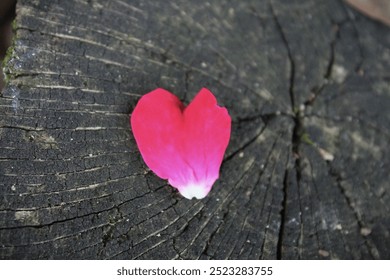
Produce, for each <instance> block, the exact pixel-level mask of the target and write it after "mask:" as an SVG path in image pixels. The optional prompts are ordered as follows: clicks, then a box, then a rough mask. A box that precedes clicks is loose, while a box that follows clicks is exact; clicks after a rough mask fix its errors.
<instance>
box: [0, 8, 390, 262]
mask: <svg viewBox="0 0 390 280" xmlns="http://www.w3.org/2000/svg"><path fill="white" fill-rule="evenodd" d="M14 27H15V32H16V36H15V39H14V43H13V46H12V47H11V49H10V52H9V55H8V57H7V59H6V61H5V63H4V70H5V74H6V80H7V86H6V88H5V89H4V90H3V91H2V93H1V96H0V194H1V196H0V258H2V259H389V258H390V214H389V213H390V192H389V188H390V186H389V182H390V181H389V179H390V178H389V170H390V153H389V139H390V114H389V108H390V84H389V81H390V80H389V73H390V71H389V70H390V29H389V28H387V27H385V26H384V25H381V24H380V23H377V22H374V21H371V20H370V19H368V18H365V17H364V16H362V15H360V14H359V13H357V12H355V11H353V10H352V9H350V8H349V7H347V6H346V5H345V4H344V3H343V2H342V1H339V0H320V1H314V0H299V1H298V0H295V1H282V0H272V1H228V0H222V1H209V2H207V1H141V0H136V1H126V0H112V1H103V0H91V1H87V0H85V1H83V0H70V1H60V0H54V1H53V0H30V1H27V0H21V1H18V4H17V17H16V20H15V24H14ZM204 86H205V87H208V88H209V89H210V90H211V91H212V92H213V93H214V94H215V95H216V97H217V99H218V101H219V103H220V104H221V105H223V106H226V107H227V108H228V110H229V112H230V114H231V116H232V119H233V127H232V137H231V142H230V144H229V147H228V150H227V153H226V157H225V159H224V162H223V165H222V168H221V176H220V179H219V180H218V181H217V183H216V184H215V185H214V188H213V190H212V191H211V193H210V194H209V195H208V196H207V197H206V198H205V199H203V200H187V199H184V198H182V197H181V196H180V195H179V194H178V193H177V192H176V191H175V190H174V189H173V188H171V187H170V186H168V185H167V183H166V182H165V181H164V180H161V179H159V178H158V177H156V176H155V175H154V174H153V173H152V172H150V171H149V170H148V169H147V167H146V166H145V164H144V163H143V161H142V159H141V156H140V154H139V152H138V149H137V147H136V144H135V141H134V138H133V135H132V133H131V130H130V126H129V114H131V111H132V109H133V108H134V106H135V104H136V102H137V101H138V100H139V98H140V96H142V95H143V94H145V93H148V92H149V91H151V90H153V89H155V88H157V87H163V88H165V89H167V90H170V91H171V92H173V93H175V94H177V95H178V96H179V97H180V98H181V100H183V101H184V102H187V103H188V102H189V101H190V100H191V99H192V98H193V96H194V95H195V94H196V93H197V92H198V90H199V89H200V88H201V87H204Z"/></svg>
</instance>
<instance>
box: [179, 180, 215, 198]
mask: <svg viewBox="0 0 390 280" xmlns="http://www.w3.org/2000/svg"><path fill="white" fill-rule="evenodd" d="M178 189H179V192H180V194H181V195H182V196H184V197H185V198H187V199H192V198H194V197H195V198H197V199H202V198H204V197H205V196H206V195H207V194H208V193H209V191H210V188H208V187H207V186H206V185H204V184H189V185H187V186H185V187H181V188H178Z"/></svg>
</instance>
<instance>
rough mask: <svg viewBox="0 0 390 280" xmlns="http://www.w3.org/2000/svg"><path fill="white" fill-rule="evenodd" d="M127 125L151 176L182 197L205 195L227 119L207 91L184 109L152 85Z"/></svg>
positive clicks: (220, 156) (215, 170)
mask: <svg viewBox="0 0 390 280" xmlns="http://www.w3.org/2000/svg"><path fill="white" fill-rule="evenodd" d="M131 127H132V130H133V133H134V137H135V140H136V142H137V145H138V148H139V150H140V152H141V155H142V157H143V159H144V161H145V163H146V165H147V166H148V167H149V168H150V169H151V170H152V171H153V172H154V173H156V174H157V176H159V177H160V178H162V179H167V180H168V181H169V184H171V185H172V186H173V187H175V188H177V189H178V190H179V192H180V193H181V194H182V195H183V196H184V197H186V198H188V199H191V198H193V197H196V198H198V199H201V198H203V197H205V196H206V195H207V194H208V193H209V191H210V190H211V187H212V185H213V184H214V182H215V181H216V180H217V179H218V177H219V168H220V166H221V163H222V159H223V154H224V153H225V150H226V147H227V145H228V143H229V138H230V130H231V118H230V116H229V114H228V112H227V110H226V108H222V107H219V106H218V105H217V100H216V99H215V97H214V95H213V94H212V93H211V92H210V91H209V90H208V89H206V88H203V89H202V90H201V91H200V92H199V93H198V94H197V96H196V97H195V98H194V100H193V101H192V102H191V103H190V104H189V105H188V106H187V107H185V106H184V105H183V104H182V103H181V102H180V100H179V99H178V98H177V97H176V96H175V95H173V94H172V93H170V92H168V91H166V90H164V89H161V88H158V89H156V90H154V91H152V92H150V93H148V94H146V95H144V96H143V97H142V98H141V99H140V100H139V102H138V104H137V106H136V107H135V109H134V111H133V113H132V115H131Z"/></svg>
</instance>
